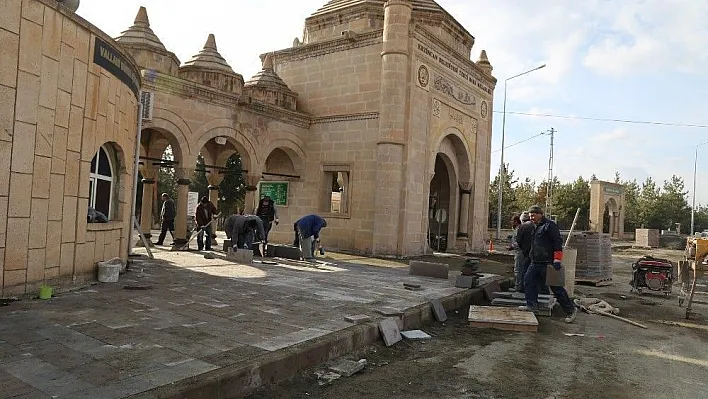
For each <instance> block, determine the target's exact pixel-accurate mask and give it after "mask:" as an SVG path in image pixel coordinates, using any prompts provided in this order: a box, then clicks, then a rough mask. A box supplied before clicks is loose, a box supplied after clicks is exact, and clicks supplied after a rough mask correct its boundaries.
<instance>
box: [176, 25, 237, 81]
mask: <svg viewBox="0 0 708 399" xmlns="http://www.w3.org/2000/svg"><path fill="white" fill-rule="evenodd" d="M184 65H185V66H189V67H196V68H204V69H212V70H218V71H222V72H226V73H229V74H232V73H235V72H234V70H233V69H231V66H230V65H229V64H228V62H226V60H225V59H224V57H222V56H221V54H219V50H218V49H217V48H216V37H215V36H214V34H209V37H208V38H207V41H206V43H205V44H204V48H203V49H202V51H200V52H199V53H198V54H197V55H195V56H193V57H192V59H190V60H189V61H187V62H185V63H184Z"/></svg>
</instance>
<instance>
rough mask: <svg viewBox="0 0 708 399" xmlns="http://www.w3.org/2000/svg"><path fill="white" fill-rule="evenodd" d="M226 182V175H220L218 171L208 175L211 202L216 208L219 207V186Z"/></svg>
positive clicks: (212, 171)
mask: <svg viewBox="0 0 708 399" xmlns="http://www.w3.org/2000/svg"><path fill="white" fill-rule="evenodd" d="M223 180H224V175H223V174H221V173H219V171H218V170H211V173H208V174H207V181H208V182H209V201H211V202H212V203H213V204H214V206H217V207H218V205H219V184H221V182H222V181H223Z"/></svg>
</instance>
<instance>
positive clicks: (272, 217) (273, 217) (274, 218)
mask: <svg viewBox="0 0 708 399" xmlns="http://www.w3.org/2000/svg"><path fill="white" fill-rule="evenodd" d="M256 215H257V216H258V217H259V218H261V220H262V221H263V228H264V230H265V239H264V240H263V241H264V243H265V244H268V235H269V234H270V230H271V229H272V228H273V223H275V225H276V226H277V225H278V223H280V222H279V221H278V208H276V206H275V202H273V200H272V199H271V198H270V196H269V195H265V196H264V197H263V198H262V199H261V201H260V202H259V203H258V209H257V210H256Z"/></svg>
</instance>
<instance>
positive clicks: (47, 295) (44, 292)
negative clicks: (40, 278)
mask: <svg viewBox="0 0 708 399" xmlns="http://www.w3.org/2000/svg"><path fill="white" fill-rule="evenodd" d="M53 291H54V289H53V288H52V287H50V286H48V285H43V286H41V287H39V299H44V300H46V299H51V298H52V292H53Z"/></svg>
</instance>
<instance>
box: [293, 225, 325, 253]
mask: <svg viewBox="0 0 708 399" xmlns="http://www.w3.org/2000/svg"><path fill="white" fill-rule="evenodd" d="M295 227H296V228H297V233H298V237H299V239H300V250H301V251H302V257H303V258H304V259H305V260H306V261H308V262H314V260H315V252H314V251H315V249H314V248H315V242H320V231H321V230H322V229H323V228H324V227H327V221H326V220H324V219H322V218H321V217H319V216H317V215H307V216H303V217H301V218H300V219H299V220H298V221H297V222H295Z"/></svg>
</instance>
